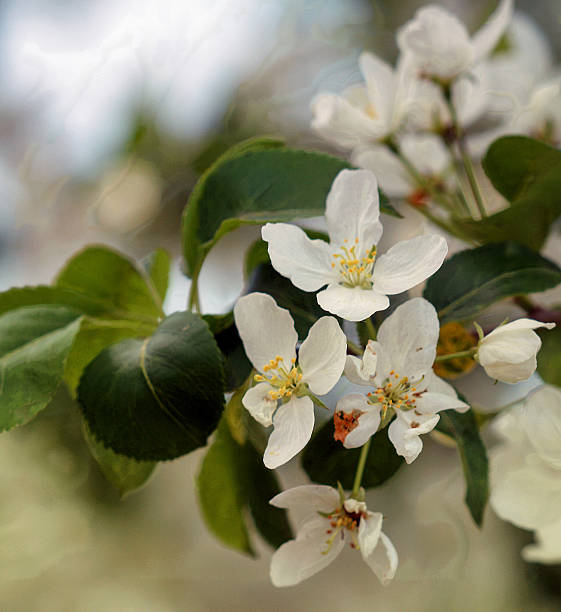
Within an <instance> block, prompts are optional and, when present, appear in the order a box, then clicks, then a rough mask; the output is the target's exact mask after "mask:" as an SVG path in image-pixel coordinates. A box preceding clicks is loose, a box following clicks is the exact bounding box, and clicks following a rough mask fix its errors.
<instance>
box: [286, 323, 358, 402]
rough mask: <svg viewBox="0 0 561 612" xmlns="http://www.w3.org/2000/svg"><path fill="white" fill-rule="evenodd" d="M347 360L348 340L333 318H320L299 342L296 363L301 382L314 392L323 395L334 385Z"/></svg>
mask: <svg viewBox="0 0 561 612" xmlns="http://www.w3.org/2000/svg"><path fill="white" fill-rule="evenodd" d="M346 358H347V337H346V336H345V334H344V333H343V331H342V329H341V328H340V327H339V323H337V319H335V318H334V317H321V319H318V320H317V321H316V322H315V323H314V324H313V325H312V327H311V328H310V331H309V333H308V337H307V338H306V339H305V340H304V342H302V346H301V347H300V351H299V353H298V363H299V364H300V367H301V368H302V374H303V378H302V381H303V382H306V383H308V386H309V387H310V389H311V390H312V392H313V393H317V394H318V395H325V394H326V393H327V392H329V391H331V389H332V388H333V387H334V386H335V385H336V384H337V382H338V381H339V379H340V378H341V375H342V374H343V368H344V367H345V360H346Z"/></svg>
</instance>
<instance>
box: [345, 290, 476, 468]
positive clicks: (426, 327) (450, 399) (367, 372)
mask: <svg viewBox="0 0 561 612" xmlns="http://www.w3.org/2000/svg"><path fill="white" fill-rule="evenodd" d="M438 333H439V324H438V317H437V314H436V311H435V309H434V307H433V306H432V304H430V302H427V300H425V299H423V298H414V299H412V300H409V301H408V302H405V303H404V304H402V305H401V306H399V307H398V308H396V310H395V312H394V313H393V314H391V315H390V316H389V317H388V318H387V319H386V320H385V321H384V322H383V323H382V325H380V329H379V330H378V337H377V340H376V341H374V340H370V341H369V342H368V344H367V346H366V349H365V351H364V356H363V358H362V359H358V358H357V357H353V356H348V357H347V362H346V364H345V376H346V377H347V378H348V379H349V380H350V381H351V382H353V383H355V384H357V385H361V386H366V387H369V388H370V391H369V392H368V393H367V394H366V395H363V394H361V393H351V394H349V395H347V396H345V397H343V398H342V399H341V400H339V402H338V404H337V409H336V413H335V436H336V439H338V440H340V441H342V442H343V444H344V446H345V447H346V448H355V447H358V446H362V445H363V444H364V443H365V442H366V441H367V440H368V439H369V438H370V436H372V435H374V434H375V433H376V431H378V428H379V427H380V425H381V423H387V422H388V421H389V420H390V419H391V418H392V417H393V415H395V419H394V420H393V421H392V422H391V424H390V426H389V429H388V436H389V438H390V440H391V442H392V443H393V445H394V446H395V449H396V451H397V453H398V454H399V455H401V456H403V457H404V458H405V460H406V462H407V463H412V462H413V461H414V460H415V459H416V458H417V457H418V456H419V454H420V452H421V450H422V448H423V443H422V440H421V438H420V435H421V434H425V433H428V432H429V431H432V429H434V427H435V426H436V424H437V423H438V421H439V419H440V416H439V414H438V413H439V412H440V411H441V410H450V409H454V410H457V411H458V412H465V411H466V410H468V409H469V406H468V405H467V404H465V403H464V402H462V401H460V400H459V399H458V398H457V396H456V392H455V391H454V389H453V387H451V386H450V385H449V384H448V383H446V382H444V381H443V380H442V379H440V378H439V377H438V376H436V374H434V372H433V370H432V364H433V363H434V359H435V357H436V344H437V342H438Z"/></svg>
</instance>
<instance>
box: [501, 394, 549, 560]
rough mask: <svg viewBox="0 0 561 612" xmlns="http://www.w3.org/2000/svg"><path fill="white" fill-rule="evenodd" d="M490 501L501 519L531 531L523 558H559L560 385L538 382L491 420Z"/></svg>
mask: <svg viewBox="0 0 561 612" xmlns="http://www.w3.org/2000/svg"><path fill="white" fill-rule="evenodd" d="M493 429H494V431H495V432H496V433H497V434H498V436H499V437H500V439H501V443H500V444H499V445H498V446H497V447H496V448H494V449H493V450H492V452H491V484H492V487H491V498H490V502H491V506H492V508H493V510H494V511H495V512H496V513H497V514H498V515H499V516H500V517H501V518H502V519H504V520H506V521H509V522H511V523H514V524H515V525H517V526H518V527H522V528H523V529H531V530H534V531H535V534H536V538H537V540H538V544H534V545H530V546H527V547H526V548H524V550H523V551H522V555H523V557H524V558H525V559H526V560H528V561H538V562H542V563H559V562H561V507H560V505H559V500H560V499H561V390H559V389H558V388H556V387H553V386H549V385H546V386H542V387H540V388H539V389H536V390H535V391H533V392H531V393H530V394H529V395H528V397H527V399H526V401H525V402H524V404H523V405H519V406H516V407H515V408H512V409H511V410H508V411H507V412H505V413H503V414H501V415H500V416H499V417H497V419H496V420H495V422H494V423H493Z"/></svg>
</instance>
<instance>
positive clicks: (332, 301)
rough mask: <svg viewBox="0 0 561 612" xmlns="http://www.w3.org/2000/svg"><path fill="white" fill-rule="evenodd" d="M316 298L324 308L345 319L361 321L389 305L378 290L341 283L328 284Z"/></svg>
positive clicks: (385, 297)
mask: <svg viewBox="0 0 561 612" xmlns="http://www.w3.org/2000/svg"><path fill="white" fill-rule="evenodd" d="M317 300H318V304H319V305H320V306H321V307H322V308H323V309H324V310H327V312H331V313H333V314H334V315H337V316H339V317H341V318H342V319H346V320H347V321H363V320H364V319H366V318H368V317H369V316H370V315H373V314H374V313H375V312H378V310H385V309H386V308H387V307H388V306H389V305H390V301H389V299H388V298H387V296H386V295H383V294H381V293H378V291H374V290H372V289H361V288H360V287H353V288H350V287H343V286H342V285H330V286H329V287H327V289H324V290H323V291H320V292H319V293H318V294H317Z"/></svg>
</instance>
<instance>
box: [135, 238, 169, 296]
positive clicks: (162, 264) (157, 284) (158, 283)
mask: <svg viewBox="0 0 561 612" xmlns="http://www.w3.org/2000/svg"><path fill="white" fill-rule="evenodd" d="M142 266H143V268H144V270H145V271H146V273H147V274H148V276H149V277H150V280H151V281H152V285H153V286H154V289H156V292H157V294H158V296H159V298H160V302H162V303H163V301H164V300H165V299H166V294H167V291H168V283H169V269H170V266H171V258H170V255H169V253H168V252H167V251H166V250H165V249H156V250H155V251H153V252H152V253H150V255H148V257H146V258H144V259H143V260H142Z"/></svg>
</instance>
